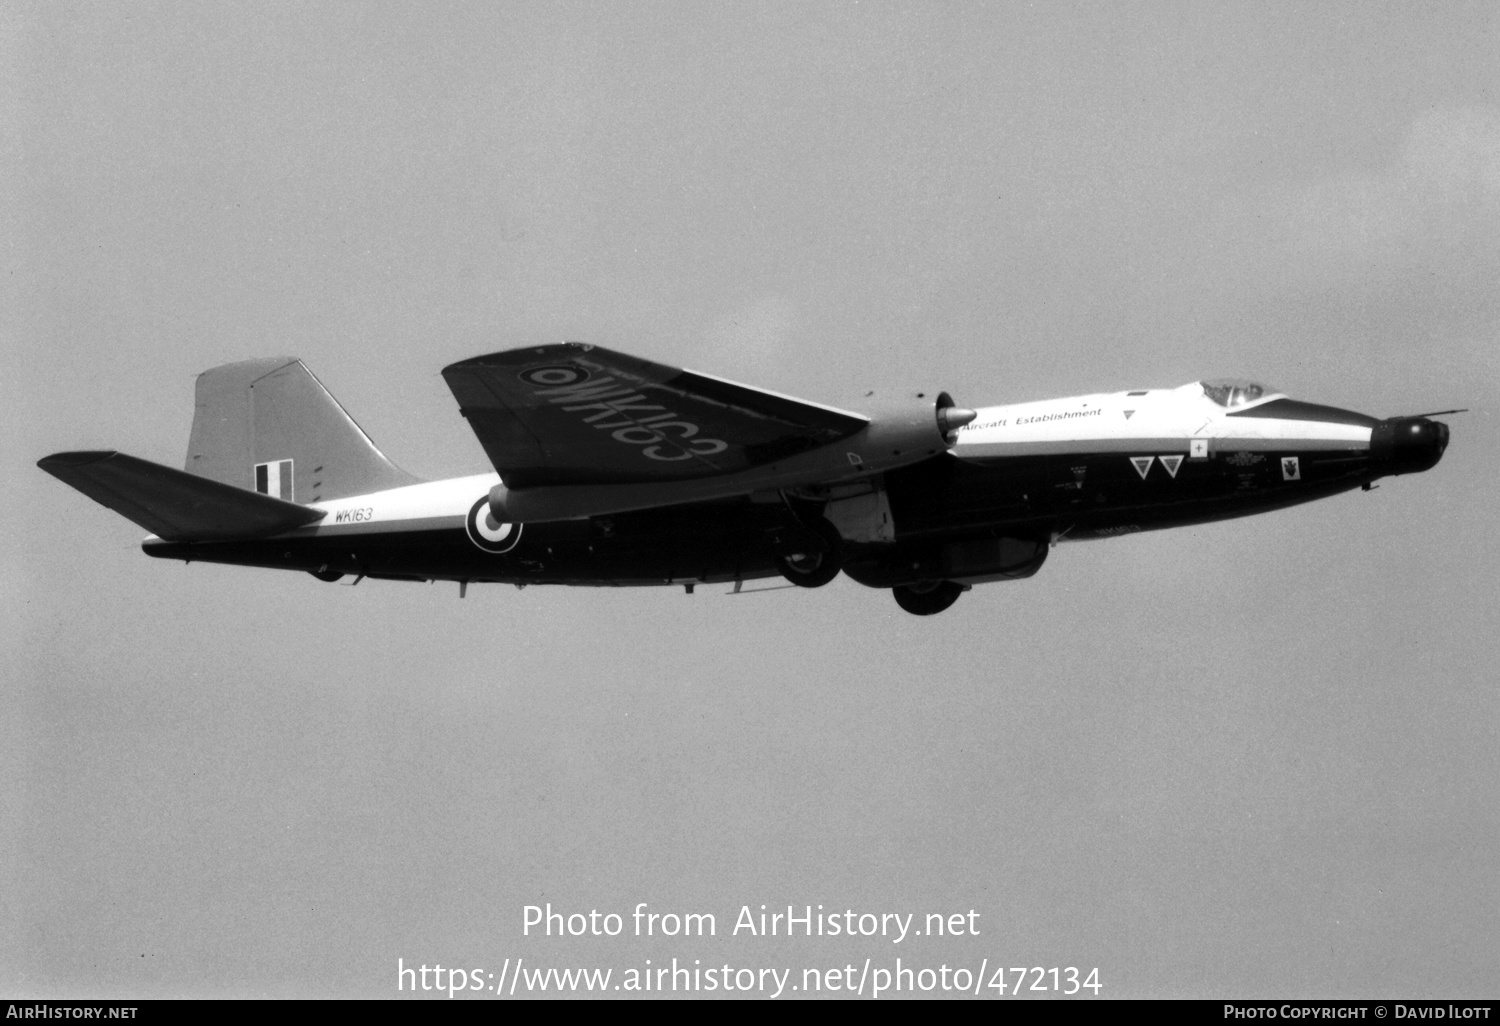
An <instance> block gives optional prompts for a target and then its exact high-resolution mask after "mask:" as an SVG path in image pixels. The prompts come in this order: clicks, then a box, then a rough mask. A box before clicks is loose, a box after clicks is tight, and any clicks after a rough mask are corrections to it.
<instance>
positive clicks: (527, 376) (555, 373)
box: [516, 366, 589, 388]
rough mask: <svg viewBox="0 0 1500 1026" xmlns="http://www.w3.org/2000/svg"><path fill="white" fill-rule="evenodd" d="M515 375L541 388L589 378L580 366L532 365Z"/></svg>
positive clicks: (555, 386)
mask: <svg viewBox="0 0 1500 1026" xmlns="http://www.w3.org/2000/svg"><path fill="white" fill-rule="evenodd" d="M516 377H518V378H520V379H521V380H522V381H524V382H526V383H527V384H528V385H538V386H540V387H542V388H559V387H561V386H563V385H576V384H578V383H579V382H580V381H587V380H588V379H589V372H588V371H586V370H584V369H583V368H582V367H568V366H551V367H532V368H531V369H530V370H523V371H522V372H521V373H520V374H517V375H516Z"/></svg>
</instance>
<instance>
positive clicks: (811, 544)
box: [776, 517, 844, 588]
mask: <svg viewBox="0 0 1500 1026" xmlns="http://www.w3.org/2000/svg"><path fill="white" fill-rule="evenodd" d="M842 540H843V539H841V538H840V537H839V532H838V529H837V528H835V527H834V526H833V525H832V524H830V523H829V522H828V521H826V520H824V519H823V518H822V517H818V518H817V519H816V520H814V521H813V522H812V523H811V524H810V525H808V526H804V527H801V528H799V529H798V530H797V531H796V532H795V533H793V534H790V535H789V536H788V537H787V538H786V539H785V541H784V542H783V543H782V554H781V555H779V556H777V557H776V562H777V564H778V565H779V566H780V567H781V576H783V577H785V578H786V579H787V580H789V581H791V582H792V583H793V584H795V585H796V586H797V587H799V588H821V587H822V586H823V585H825V584H827V583H828V582H829V581H831V580H833V579H834V578H835V577H837V576H838V575H839V570H840V569H842V568H843V565H844V560H843V552H842V545H841V542H842Z"/></svg>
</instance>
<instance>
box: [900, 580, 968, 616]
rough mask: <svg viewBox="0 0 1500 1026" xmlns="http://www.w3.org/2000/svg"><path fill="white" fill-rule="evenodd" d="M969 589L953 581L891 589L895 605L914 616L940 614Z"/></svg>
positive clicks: (931, 582) (904, 585) (901, 586)
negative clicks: (894, 597)
mask: <svg viewBox="0 0 1500 1026" xmlns="http://www.w3.org/2000/svg"><path fill="white" fill-rule="evenodd" d="M968 590H969V589H968V588H966V587H964V586H963V585H962V584H958V583H957V582H954V581H922V582H921V583H919V584H901V585H897V586H896V587H894V588H892V589H891V594H893V595H895V596H896V605H898V606H900V607H901V608H902V609H904V610H906V611H907V612H908V613H912V614H913V615H916V616H931V615H933V614H934V613H941V612H942V611H943V610H945V609H947V608H948V607H949V606H951V605H953V603H955V602H957V601H958V597H959V596H960V595H962V594H963V593H964V592H966V591H968Z"/></svg>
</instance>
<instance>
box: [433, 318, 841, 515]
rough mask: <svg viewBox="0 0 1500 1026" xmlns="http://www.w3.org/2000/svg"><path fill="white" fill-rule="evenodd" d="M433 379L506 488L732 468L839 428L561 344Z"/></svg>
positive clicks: (712, 383) (689, 476)
mask: <svg viewBox="0 0 1500 1026" xmlns="http://www.w3.org/2000/svg"><path fill="white" fill-rule="evenodd" d="M443 377H444V378H445V379H446V380H447V382H448V387H449V388H450V389H452V390H453V395H454V396H455V397H456V398H457V399H458V405H459V408H460V410H462V412H463V415H464V416H465V417H467V418H468V420H469V426H470V427H471V428H473V429H474V433H475V434H476V435H477V436H478V437H479V442H480V444H481V445H483V446H484V451H485V453H486V454H487V455H488V456H489V458H490V462H491V463H493V464H494V465H495V469H496V470H497V471H499V473H500V476H501V478H502V480H504V482H505V485H506V487H507V488H511V489H528V488H539V487H545V486H557V485H619V484H653V483H667V482H675V481H689V480H694V479H701V478H707V477H716V476H720V475H728V474H735V473H738V472H741V471H746V470H753V469H755V468H757V467H762V466H766V465H768V464H771V463H774V462H777V461H781V460H785V459H787V458H788V457H792V456H796V455H798V454H800V453H804V452H808V451H810V450H813V449H818V448H821V447H823V446H826V445H829V444H831V443H833V442H838V441H840V440H842V439H845V438H848V437H850V436H852V435H854V434H856V433H857V432H859V431H862V430H864V429H865V428H866V427H867V426H868V424H869V421H868V420H867V419H866V418H864V417H861V416H859V415H857V414H853V413H846V412H845V411H843V410H836V409H834V408H832V407H829V406H819V405H818V404H816V403H809V402H804V401H802V400H800V399H792V398H790V397H788V396H784V395H778V394H777V393H775V392H767V391H764V390H762V389H758V388H750V387H748V386H746V385H738V384H735V383H734V382H731V381H724V380H722V379H720V378H714V377H709V376H708V375H706V374H697V373H694V372H693V371H688V370H682V369H680V368H677V367H667V366H664V365H662V364H659V363H652V362H651V361H649V360H642V359H639V358H637V357H634V356H627V355H626V354H624V353H617V352H613V351H611V350H609V349H603V348H601V347H599V346H589V345H583V344H580V343H577V342H567V343H563V344H560V345H546V346H536V347H531V348H526V349H512V350H509V351H507V352H503V353H494V354H492V355H490V356H479V357H475V358H474V359H472V360H464V361H461V362H459V363H455V364H452V365H451V366H448V367H445V368H444V369H443Z"/></svg>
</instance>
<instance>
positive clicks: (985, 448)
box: [144, 382, 1448, 587]
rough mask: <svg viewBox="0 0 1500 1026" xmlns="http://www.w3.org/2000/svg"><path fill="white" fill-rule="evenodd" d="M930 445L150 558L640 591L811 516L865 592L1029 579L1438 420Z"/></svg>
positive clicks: (1296, 409) (343, 514)
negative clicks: (603, 512)
mask: <svg viewBox="0 0 1500 1026" xmlns="http://www.w3.org/2000/svg"><path fill="white" fill-rule="evenodd" d="M977 413H978V415H977V417H975V419H974V420H973V421H972V422H970V423H969V424H967V425H965V426H964V427H963V428H962V429H960V430H959V431H958V432H957V433H956V436H955V439H954V443H953V444H952V445H951V446H950V448H949V449H948V451H947V452H946V453H942V454H940V455H938V456H937V457H935V458H932V459H928V460H925V461H923V462H920V463H916V464H914V465H911V466H906V467H901V468H899V469H895V470H890V471H886V472H885V473H884V474H881V475H878V476H875V477H873V478H870V479H868V480H865V481H861V482H857V483H855V484H852V485H842V486H839V487H836V488H826V489H804V490H798V491H796V492H794V493H777V492H771V493H765V494H754V495H749V496H744V497H740V498H734V499H725V500H719V501H714V502H707V503H694V504H685V505H675V506H666V507H660V508H655V509H649V510H642V511H638V512H631V513H620V514H614V515H610V516H596V517H590V518H587V519H579V520H568V521H559V522H548V523H529V524H503V523H498V522H497V521H496V520H495V519H494V517H493V514H492V513H491V512H490V507H489V504H488V497H489V495H490V491H491V489H492V488H493V487H494V486H495V485H496V484H498V483H499V482H500V476H499V475H497V474H493V473H490V474H478V475H473V476H470V477H461V478H453V479H448V480H443V481H434V482H425V483H421V484H412V485H408V486H405V487H398V488H391V489H387V490H384V491H378V492H373V493H370V494H366V495H357V496H351V497H347V498H341V499H337V500H334V501H329V502H321V503H312V504H311V505H312V506H313V507H314V508H318V509H322V510H324V511H325V516H324V517H323V519H322V520H320V521H319V522H317V523H316V524H313V525H311V526H308V527H304V528H299V529H297V530H294V531H291V532H288V533H286V534H284V535H280V536H277V537H275V538H270V539H262V540H256V541H243V542H215V543H201V542H199V543H185V542H166V541H162V540H160V539H157V538H149V539H147V541H146V542H145V545H144V547H145V550H146V551H147V552H148V553H150V554H151V555H154V556H159V557H164V558H172V559H187V560H193V561H200V560H201V561H210V562H224V563H237V564H247V565H253V566H264V567H275V568H284V569H298V570H306V571H310V572H313V573H315V574H318V575H319V576H321V577H324V578H326V579H333V578H335V577H337V576H338V575H341V574H354V575H364V576H370V577H377V578H397V579H409V580H433V579H445V580H459V581H497V582H507V583H514V584H522V585H524V584H541V583H553V584H579V585H646V584H691V583H695V582H716V581H724V582H727V581H735V580H751V579H755V578H762V577H772V576H777V575H779V574H781V573H783V572H784V571H783V568H782V566H781V565H780V563H779V562H778V559H779V557H781V556H782V555H783V554H784V553H785V551H786V549H787V547H788V544H789V542H788V538H789V537H792V536H794V535H795V534H796V532H798V531H799V530H800V531H805V529H806V528H805V525H806V523H807V520H808V518H809V516H812V517H824V518H826V520H827V522H828V523H830V524H832V525H833V526H834V528H836V530H837V532H838V535H839V537H840V539H841V541H842V548H843V568H844V570H845V572H846V573H848V574H849V576H851V577H853V578H854V579H855V580H858V581H860V582H861V583H865V584H869V585H871V586H874V587H889V586H899V585H903V584H909V583H912V582H920V581H929V580H939V579H946V580H956V581H961V582H979V581H986V580H998V579H1007V578H1014V577H1024V576H1028V575H1029V574H1030V573H1031V572H1034V571H1035V569H1036V568H1037V567H1038V566H1040V564H1041V561H1042V559H1044V558H1045V554H1046V549H1047V547H1048V546H1049V545H1050V544H1052V543H1055V542H1058V541H1076V540H1085V539H1095V538H1108V537H1114V536H1118V535H1123V534H1129V533H1134V532H1137V531H1147V530H1154V529H1159V528H1165V527H1174V526H1179V525H1185V524H1193V523H1202V522H1205V521H1212V520H1220V519H1226V518H1230V517H1238V516H1245V515H1247V514H1252V513H1259V512H1265V511H1268V510H1274V509H1279V508H1282V507H1286V506H1292V505H1296V504H1298V503H1302V502H1307V501H1310V500H1313V499H1318V498H1323V497H1326V496H1329V495H1333V494H1336V493H1338V492H1342V491H1346V490H1348V489H1352V488H1357V487H1360V486H1362V485H1368V484H1369V483H1370V482H1372V481H1374V480H1375V479H1377V478H1379V477H1383V476H1386V475H1389V474H1401V473H1410V472H1414V471H1419V470H1425V469H1427V468H1429V467H1431V466H1433V465H1434V464H1435V463H1436V462H1437V461H1438V459H1439V458H1440V457H1441V455H1442V452H1443V448H1444V447H1445V446H1446V444H1447V437H1448V435H1447V428H1446V426H1445V425H1443V424H1440V423H1438V422H1435V421H1432V420H1429V419H1427V418H1422V417H1414V418H1392V419H1389V420H1377V419H1375V418H1373V417H1369V416H1365V415H1363V414H1359V413H1354V412H1350V411H1347V410H1339V409H1335V408H1332V407H1326V406H1317V405H1314V404H1310V403H1303V402H1298V401H1296V400H1292V399H1289V398H1287V397H1285V396H1284V395H1281V394H1280V393H1276V392H1273V391H1271V390H1269V389H1266V388H1264V387H1262V386H1257V385H1253V384H1251V383H1248V382H1207V383H1197V382H1195V383H1193V384H1190V385H1184V386H1182V387H1180V388H1175V389H1155V390H1151V389H1147V390H1137V391H1129V392H1115V393H1101V394H1095V395H1081V396H1070V397H1067V398H1062V399H1052V400H1046V401H1042V402H1029V403H1019V404H1012V405H1004V406H990V407H983V408H979V409H978V410H977Z"/></svg>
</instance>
